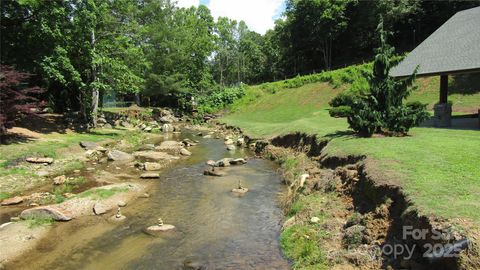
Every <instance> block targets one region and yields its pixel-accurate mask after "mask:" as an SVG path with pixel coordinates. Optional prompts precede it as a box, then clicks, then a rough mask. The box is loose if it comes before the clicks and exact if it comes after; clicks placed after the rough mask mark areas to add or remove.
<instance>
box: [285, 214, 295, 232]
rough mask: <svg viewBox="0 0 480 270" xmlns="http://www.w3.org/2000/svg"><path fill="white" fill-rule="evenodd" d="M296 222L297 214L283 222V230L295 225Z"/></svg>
mask: <svg viewBox="0 0 480 270" xmlns="http://www.w3.org/2000/svg"><path fill="white" fill-rule="evenodd" d="M295 222H296V218H295V216H293V217H291V218H289V219H287V220H286V221H285V222H284V223H283V226H282V229H283V230H285V229H286V228H288V227H290V226H292V225H294V224H295Z"/></svg>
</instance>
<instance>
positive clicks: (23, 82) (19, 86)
mask: <svg viewBox="0 0 480 270" xmlns="http://www.w3.org/2000/svg"><path fill="white" fill-rule="evenodd" d="M31 76H32V74H29V73H23V72H18V71H16V70H15V69H13V68H12V67H10V66H4V65H1V66H0V136H1V135H3V134H5V133H6V130H7V128H10V127H12V126H13V125H14V124H15V120H16V119H17V117H18V116H19V115H22V114H23V115H28V114H32V113H33V111H32V109H37V110H38V109H41V108H42V107H43V106H45V102H41V101H39V100H38V99H37V98H36V97H35V96H36V95H39V94H41V93H43V92H45V90H44V89H42V88H40V87H37V86H35V87H28V86H27V85H28V83H27V82H28V79H29V78H30V77H31Z"/></svg>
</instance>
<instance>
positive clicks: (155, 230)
mask: <svg viewBox="0 0 480 270" xmlns="http://www.w3.org/2000/svg"><path fill="white" fill-rule="evenodd" d="M174 229H175V226H173V225H170V224H163V225H153V226H150V227H148V228H146V229H145V233H147V234H149V235H157V234H161V233H164V232H168V231H172V230H174Z"/></svg>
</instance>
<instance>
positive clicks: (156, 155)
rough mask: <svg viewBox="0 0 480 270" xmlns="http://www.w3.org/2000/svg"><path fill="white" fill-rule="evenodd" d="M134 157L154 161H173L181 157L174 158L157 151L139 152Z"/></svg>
mask: <svg viewBox="0 0 480 270" xmlns="http://www.w3.org/2000/svg"><path fill="white" fill-rule="evenodd" d="M133 155H134V156H135V157H137V158H144V159H148V160H154V161H172V160H177V159H179V157H175V156H172V155H170V154H168V153H165V152H156V151H138V152H134V153H133Z"/></svg>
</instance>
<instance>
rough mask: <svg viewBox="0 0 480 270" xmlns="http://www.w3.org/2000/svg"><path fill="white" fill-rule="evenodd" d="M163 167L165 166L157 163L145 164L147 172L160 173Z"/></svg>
mask: <svg viewBox="0 0 480 270" xmlns="http://www.w3.org/2000/svg"><path fill="white" fill-rule="evenodd" d="M162 167H163V166H162V165H161V164H160V163H157V162H145V164H144V168H145V171H159V170H161V169H162Z"/></svg>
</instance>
